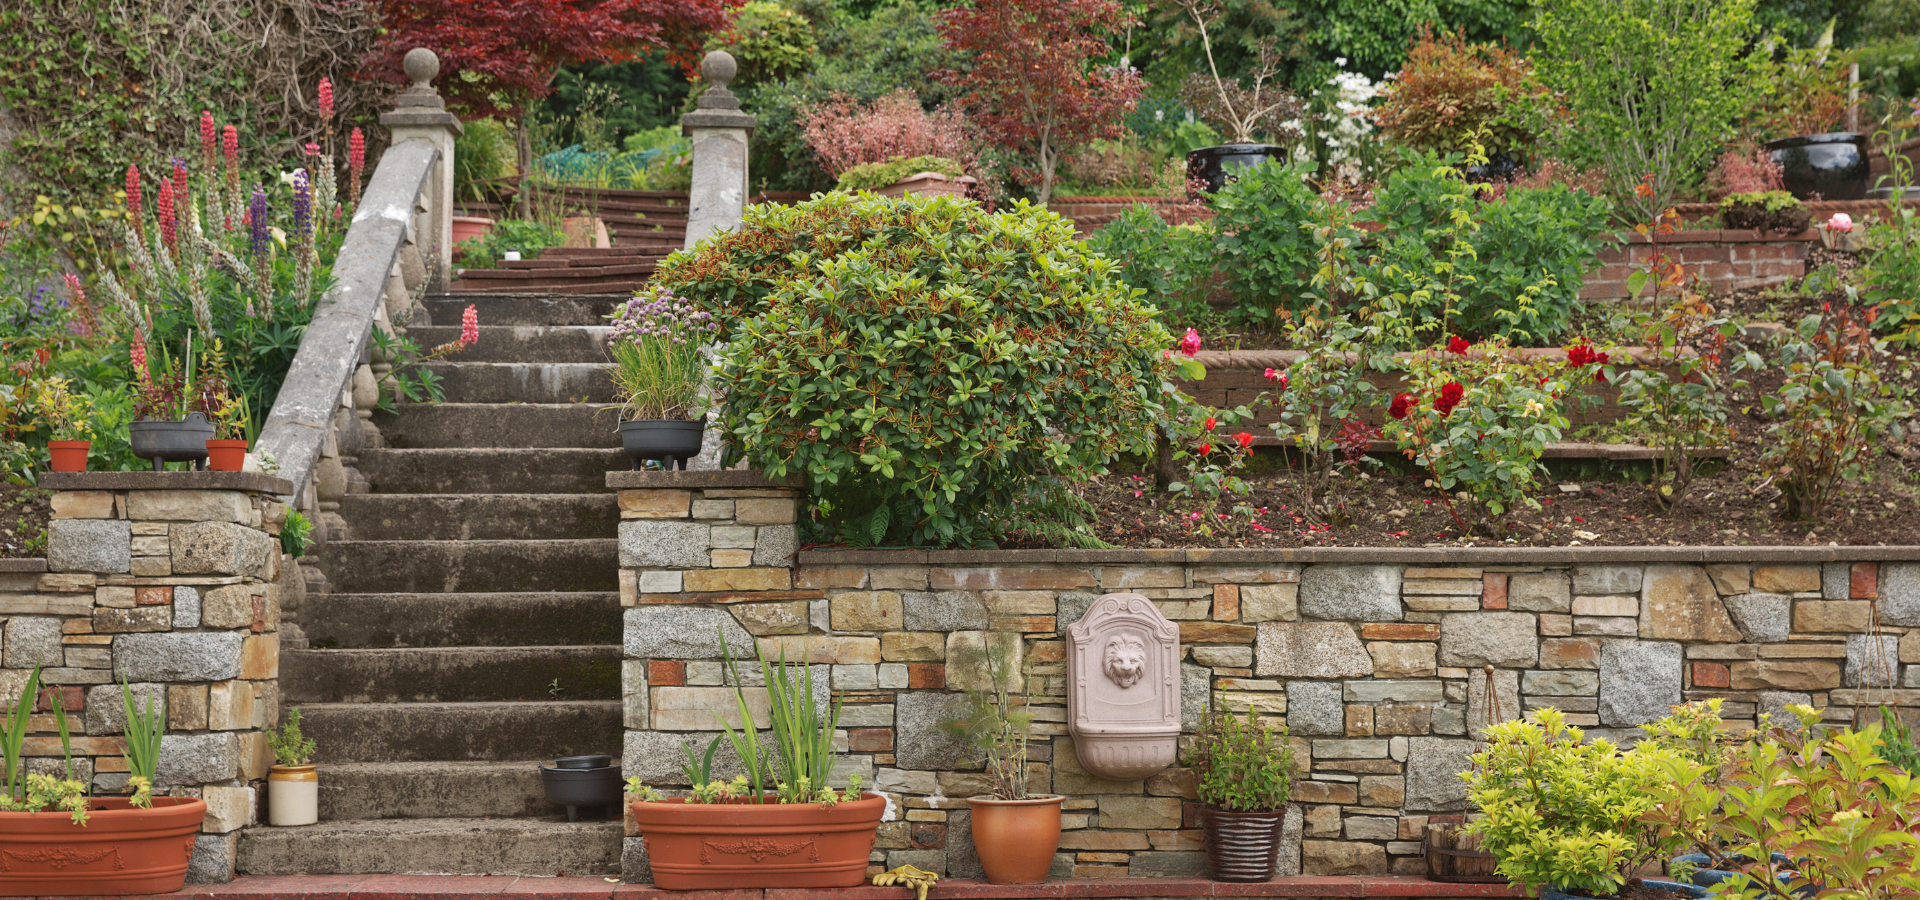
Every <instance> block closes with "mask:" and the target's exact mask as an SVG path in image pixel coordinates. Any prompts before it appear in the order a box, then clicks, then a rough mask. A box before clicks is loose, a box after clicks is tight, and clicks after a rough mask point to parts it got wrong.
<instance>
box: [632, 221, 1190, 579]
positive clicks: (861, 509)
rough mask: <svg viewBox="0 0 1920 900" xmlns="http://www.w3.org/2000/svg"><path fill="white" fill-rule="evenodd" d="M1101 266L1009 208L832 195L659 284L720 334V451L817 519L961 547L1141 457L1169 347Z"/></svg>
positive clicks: (723, 244) (1057, 233)
mask: <svg viewBox="0 0 1920 900" xmlns="http://www.w3.org/2000/svg"><path fill="white" fill-rule="evenodd" d="M803 223H804V224H808V225H811V226H812V227H814V228H817V229H818V230H819V232H818V233H819V234H820V235H821V238H820V240H821V241H823V242H825V246H820V245H818V244H814V241H813V239H808V238H803V237H802V236H799V235H794V234H793V233H792V231H791V229H793V228H795V227H797V226H799V225H801V224H803ZM810 244H811V245H812V246H809V245H810ZM780 248H787V249H786V250H784V251H783V250H781V249H780ZM796 250H797V251H801V252H792V251H796ZM774 253H780V255H779V256H773V254H774ZM789 254H790V255H789ZM769 257H772V258H771V259H769ZM761 260H764V261H766V262H765V264H764V267H756V265H755V263H756V261H761ZM1112 270H1113V263H1112V262H1110V261H1108V260H1106V259H1102V258H1100V257H1097V256H1093V255H1091V254H1089V253H1088V252H1087V251H1086V249H1085V247H1084V245H1082V244H1080V243H1079V242H1078V241H1076V240H1074V238H1073V229H1072V226H1071V225H1069V224H1067V223H1066V222H1065V221H1064V220H1062V219H1061V218H1059V217H1058V216H1056V215H1054V214H1052V213H1048V212H1045V211H1043V210H1038V209H1034V208H1032V207H1030V206H1027V205H1024V204H1022V205H1019V206H1016V207H1015V208H1014V209H1012V210H1010V211H1007V212H1002V213H997V214H989V213H986V212H984V211H983V210H981V209H980V208H979V206H977V205H975V204H973V203H970V202H966V201H961V200H956V199H954V198H950V197H937V198H923V197H909V198H902V199H897V200H893V199H887V198H882V197H878V196H875V195H872V194H858V195H849V194H841V193H835V194H828V195H824V196H821V197H818V198H815V199H814V200H811V201H809V202H807V203H802V204H799V205H796V206H794V207H791V208H788V209H784V210H782V209H765V208H763V207H756V208H755V210H754V211H751V212H749V213H748V217H747V220H746V222H745V223H744V224H743V225H742V227H741V228H739V229H736V230H734V231H732V232H729V233H726V234H724V235H721V236H717V237H715V238H713V239H710V240H708V241H705V242H703V243H702V244H701V245H700V246H699V247H697V248H695V249H694V250H693V251H690V252H687V253H683V254H675V256H674V257H672V258H670V259H669V260H668V261H667V264H666V265H665V266H664V267H663V272H662V274H661V276H659V278H658V282H657V283H659V284H661V285H663V286H667V287H671V288H672V289H673V290H674V291H675V292H676V293H678V294H680V295H682V296H686V297H690V298H693V299H695V300H696V301H698V302H699V303H701V304H702V305H703V306H705V307H707V308H709V309H711V310H712V311H714V312H715V314H716V315H717V316H720V317H721V318H722V319H723V320H727V319H731V320H732V321H733V322H734V323H735V324H734V330H733V334H732V339H731V342H730V343H729V344H728V345H727V346H726V348H725V349H724V350H723V351H722V352H721V355H720V366H719V375H718V377H717V379H716V383H717V385H718V387H719V388H720V389H721V390H722V391H723V392H724V393H725V395H726V397H727V401H726V405H725V407H724V419H723V427H724V429H725V431H726V433H727V436H728V440H729V441H730V442H731V443H732V444H733V446H735V447H738V448H740V449H741V451H742V452H743V453H744V455H745V456H746V458H747V459H748V460H749V461H751V462H752V463H753V465H754V467H755V468H756V469H758V470H760V471H763V472H765V473H767V475H768V476H769V477H774V478H778V477H784V476H786V475H788V474H799V475H803V476H804V477H806V478H807V480H808V481H809V483H810V485H811V489H812V496H813V497H815V498H816V500H815V507H814V515H815V517H816V519H817V520H818V521H819V522H820V523H821V524H822V525H823V526H824V527H826V528H829V529H833V530H834V531H836V532H838V533H840V534H842V535H846V534H848V533H849V532H855V531H857V530H863V529H864V530H868V531H869V532H871V531H872V530H876V529H877V530H878V531H879V532H880V533H883V534H885V535H887V538H888V540H890V541H893V542H897V543H917V544H939V545H955V544H957V545H961V546H978V545H983V544H986V543H989V542H990V541H992V540H993V539H994V538H995V537H996V536H997V535H1001V534H1005V533H1006V531H1007V525H1006V519H1007V518H1008V517H1010V516H1015V515H1017V513H1018V511H1019V510H1020V509H1021V508H1022V507H1023V506H1027V507H1031V505H1033V504H1035V503H1038V502H1044V501H1046V500H1048V499H1049V493H1048V492H1049V490H1050V489H1051V488H1053V487H1055V486H1057V485H1058V484H1060V483H1061V482H1065V483H1068V484H1071V483H1076V482H1078V481H1081V480H1084V479H1086V478H1088V477H1091V476H1093V475H1096V474H1099V473H1102V472H1104V471H1105V470H1106V466H1107V465H1108V464H1109V463H1110V462H1111V461H1113V460H1114V459H1115V458H1116V457H1117V456H1118V454H1120V453H1121V452H1125V451H1136V452H1141V453H1146V452H1150V451H1151V449H1152V445H1153V437H1152V434H1151V433H1150V431H1148V430H1147V429H1145V428H1142V427H1140V425H1141V423H1143V422H1148V421H1151V420H1152V418H1153V417H1154V416H1155V415H1156V414H1157V412H1158V409H1159V405H1160V403H1161V400H1162V396H1163V394H1162V391H1163V388H1164V386H1165V385H1166V383H1167V377H1168V375H1169V374H1170V373H1171V371H1172V368H1173V366H1172V363H1171V362H1170V361H1169V360H1168V359H1167V358H1166V357H1164V356H1162V353H1164V352H1166V351H1167V348H1169V347H1170V346H1171V344H1172V341H1171V339H1170V338H1169V337H1168V336H1167V333H1166V331H1165V329H1163V328H1162V327H1161V326H1160V324H1159V322H1158V321H1156V320H1155V318H1154V314H1153V310H1152V308H1151V307H1149V306H1147V305H1145V304H1144V303H1142V302H1140V301H1139V300H1138V299H1137V298H1136V297H1134V296H1133V295H1132V292H1130V291H1129V290H1127V289H1126V288H1125V287H1123V286H1121V285H1119V284H1117V283H1116V282H1114V281H1113V280H1112V277H1111V273H1112ZM689 276H692V277H689ZM763 292H764V293H763ZM762 298H764V299H762ZM881 507H885V508H886V509H887V512H886V513H884V514H883V513H879V512H878V510H879V508H881ZM882 516H883V517H884V518H881V517H882ZM876 523H878V524H877V525H876Z"/></svg>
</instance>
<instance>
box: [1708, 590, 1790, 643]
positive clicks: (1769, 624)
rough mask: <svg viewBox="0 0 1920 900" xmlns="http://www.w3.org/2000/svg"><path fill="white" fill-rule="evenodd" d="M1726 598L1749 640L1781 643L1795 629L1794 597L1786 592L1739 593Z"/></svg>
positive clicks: (1732, 613)
mask: <svg viewBox="0 0 1920 900" xmlns="http://www.w3.org/2000/svg"><path fill="white" fill-rule="evenodd" d="M1725 602H1726V605H1727V614H1728V615H1730V616H1732V617H1733V624H1734V625H1736V626H1738V627H1739V629H1740V633H1741V634H1743V635H1745V636H1746V638H1747V640H1749V641H1752V642H1754V643H1757V644H1770V643H1779V642H1781V641H1785V640H1786V639H1787V637H1788V635H1790V634H1791V633H1792V632H1793V598H1792V597H1789V596H1787V595H1786V594H1740V595H1739V596H1735V597H1728V598H1727V599H1726V601H1725Z"/></svg>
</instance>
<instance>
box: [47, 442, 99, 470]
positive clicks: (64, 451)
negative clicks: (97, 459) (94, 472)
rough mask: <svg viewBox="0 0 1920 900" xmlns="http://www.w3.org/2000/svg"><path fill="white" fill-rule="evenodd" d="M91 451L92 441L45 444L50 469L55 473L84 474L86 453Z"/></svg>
mask: <svg viewBox="0 0 1920 900" xmlns="http://www.w3.org/2000/svg"><path fill="white" fill-rule="evenodd" d="M91 449H93V442H92V441H48V442H47V455H48V456H49V457H51V463H52V465H51V468H52V469H53V471H55V472H85V471H86V470H87V451H89V450H91Z"/></svg>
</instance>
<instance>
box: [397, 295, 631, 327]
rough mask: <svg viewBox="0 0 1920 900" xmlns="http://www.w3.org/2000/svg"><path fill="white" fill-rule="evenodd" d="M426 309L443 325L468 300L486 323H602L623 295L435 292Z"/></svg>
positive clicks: (452, 320)
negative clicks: (580, 295)
mask: <svg viewBox="0 0 1920 900" xmlns="http://www.w3.org/2000/svg"><path fill="white" fill-rule="evenodd" d="M426 302H427V311H428V312H429V313H431V314H432V316H433V320H434V321H435V322H438V323H440V324H442V325H457V324H459V322H460V316H461V314H462V313H464V312H465V311H466V308H467V306H468V305H469V304H471V305H472V306H473V307H474V314H475V315H477V316H479V318H480V321H482V322H485V323H487V324H488V325H496V326H498V325H605V324H606V322H605V318H606V316H607V314H608V313H611V312H613V308H614V307H615V306H617V305H619V304H621V303H624V302H626V298H624V297H593V296H588V297H578V296H572V295H564V294H562V295H555V294H494V293H486V294H434V295H430V296H428V297H427V300H426Z"/></svg>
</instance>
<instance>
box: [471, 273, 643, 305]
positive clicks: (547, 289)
mask: <svg viewBox="0 0 1920 900" xmlns="http://www.w3.org/2000/svg"><path fill="white" fill-rule="evenodd" d="M646 286H647V279H646V278H645V277H644V276H633V277H629V278H622V277H619V276H610V277H607V278H601V279H589V280H586V281H572V282H554V283H548V284H535V283H530V282H524V281H488V280H485V279H480V278H472V279H469V278H462V279H459V280H457V281H455V282H454V283H453V284H451V285H448V287H451V288H453V289H454V290H456V291H461V292H463V293H468V294H500V295H508V296H511V295H515V294H524V293H526V292H528V291H542V292H544V293H549V294H576V295H579V296H580V297H582V298H584V299H607V300H625V299H627V298H628V297H631V296H633V292H634V291H637V290H640V289H641V288H644V287H646Z"/></svg>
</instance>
